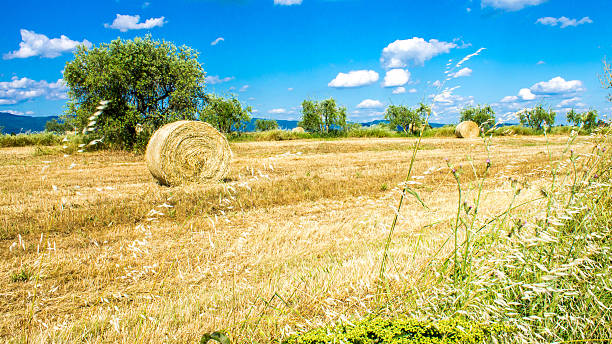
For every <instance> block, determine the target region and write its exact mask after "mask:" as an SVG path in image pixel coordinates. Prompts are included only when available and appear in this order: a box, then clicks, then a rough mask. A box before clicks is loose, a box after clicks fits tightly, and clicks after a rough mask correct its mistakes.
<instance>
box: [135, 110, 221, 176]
mask: <svg viewBox="0 0 612 344" xmlns="http://www.w3.org/2000/svg"><path fill="white" fill-rule="evenodd" d="M231 157H232V151H231V149H230V146H229V143H228V142H227V139H226V138H225V136H223V134H221V133H220V132H218V131H217V129H215V128H214V127H213V126H211V125H210V124H208V123H205V122H200V121H177V122H172V123H168V124H166V125H164V126H163V127H161V128H159V129H158V130H157V131H156V132H155V133H154V134H153V136H151V139H150V140H149V143H148V144H147V151H146V153H145V160H146V162H147V167H148V168H149V171H150V172H151V174H152V175H153V177H155V179H157V180H158V181H159V183H160V184H162V185H171V186H174V185H180V184H182V183H185V182H204V183H205V182H211V181H218V180H220V179H222V178H224V177H225V176H226V175H227V172H228V170H229V163H230V160H231Z"/></svg>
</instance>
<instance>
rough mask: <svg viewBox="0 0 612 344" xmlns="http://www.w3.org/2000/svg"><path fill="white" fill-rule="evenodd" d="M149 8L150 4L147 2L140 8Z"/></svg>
mask: <svg viewBox="0 0 612 344" xmlns="http://www.w3.org/2000/svg"><path fill="white" fill-rule="evenodd" d="M149 6H151V3H150V2H148V1H145V2H144V3H143V4H142V8H147V7H149Z"/></svg>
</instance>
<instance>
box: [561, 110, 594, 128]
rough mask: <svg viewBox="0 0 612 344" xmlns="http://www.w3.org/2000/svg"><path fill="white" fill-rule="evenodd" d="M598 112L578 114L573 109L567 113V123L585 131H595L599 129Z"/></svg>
mask: <svg viewBox="0 0 612 344" xmlns="http://www.w3.org/2000/svg"><path fill="white" fill-rule="evenodd" d="M597 117H598V115H597V110H589V111H585V112H583V113H578V112H576V111H574V109H571V110H570V111H569V112H568V113H567V121H568V122H570V123H572V124H573V125H575V126H577V127H582V128H584V129H585V130H593V129H595V128H596V127H597Z"/></svg>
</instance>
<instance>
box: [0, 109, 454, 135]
mask: <svg viewBox="0 0 612 344" xmlns="http://www.w3.org/2000/svg"><path fill="white" fill-rule="evenodd" d="M58 118H59V117H58V116H44V117H37V116H26V115H14V114H11V113H8V112H0V133H2V134H20V133H29V132H40V131H44V130H45V124H46V123H47V121H50V120H52V119H58ZM258 119H262V118H252V119H251V121H250V122H249V123H247V126H246V128H245V131H255V121H256V120H258ZM276 122H277V123H278V127H279V128H280V129H287V130H290V129H293V128H295V127H297V126H298V122H299V121H295V120H293V121H292V120H283V119H277V120H276ZM379 123H387V121H385V120H382V119H377V120H373V121H370V122H365V123H359V124H361V125H362V126H366V127H367V126H370V125H374V124H379ZM430 125H431V126H432V127H434V128H437V127H442V126H444V124H440V123H430Z"/></svg>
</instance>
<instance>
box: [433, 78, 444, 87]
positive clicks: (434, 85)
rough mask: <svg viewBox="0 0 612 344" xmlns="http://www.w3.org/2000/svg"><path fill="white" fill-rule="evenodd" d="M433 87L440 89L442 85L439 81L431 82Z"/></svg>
mask: <svg viewBox="0 0 612 344" xmlns="http://www.w3.org/2000/svg"><path fill="white" fill-rule="evenodd" d="M431 85H432V86H433V87H441V86H442V83H441V82H440V80H436V81H434V82H433V84H431Z"/></svg>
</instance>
